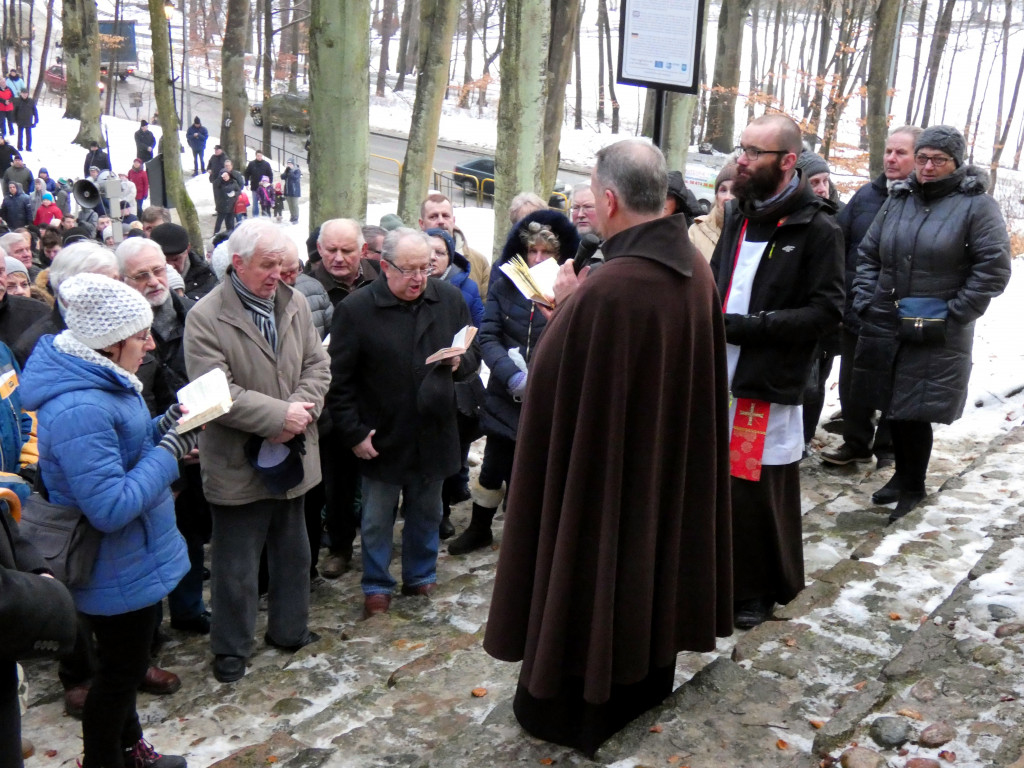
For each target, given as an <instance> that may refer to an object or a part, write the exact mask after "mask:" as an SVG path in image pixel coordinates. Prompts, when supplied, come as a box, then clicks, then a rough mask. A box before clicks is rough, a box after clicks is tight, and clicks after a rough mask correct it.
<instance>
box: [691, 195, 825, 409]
mask: <svg viewBox="0 0 1024 768" xmlns="http://www.w3.org/2000/svg"><path fill="white" fill-rule="evenodd" d="M786 205H787V207H786V209H785V213H784V215H783V216H780V217H779V218H778V219H776V220H775V221H769V222H767V223H768V224H769V225H770V226H771V228H772V231H771V234H770V236H769V239H768V244H767V245H766V246H765V250H764V255H763V256H762V258H761V262H760V264H759V266H758V268H757V273H756V275H755V277H754V282H753V286H752V289H751V297H750V307H749V310H748V313H749V315H748V316H750V317H754V318H757V320H756V322H752V323H750V327H749V328H748V329H747V330H746V331H745V332H739V333H737V332H736V331H735V330H730V324H729V319H730V317H729V315H728V314H727V315H726V338H727V340H728V341H729V343H730V344H736V345H739V347H740V350H741V351H740V357H739V362H738V363H737V365H736V373H735V375H734V376H733V381H732V392H733V395H735V396H736V397H750V398H753V399H755V400H765V401H767V402H769V403H780V404H783V405H798V404H799V403H800V402H802V400H803V393H804V389H805V387H806V385H807V381H808V377H809V376H810V369H811V362H812V361H813V359H814V353H815V348H816V345H817V342H818V339H820V338H821V337H823V336H824V335H825V334H827V333H829V332H830V331H832V330H834V329H835V328H837V327H838V325H839V320H840V318H841V317H842V306H843V236H842V233H841V232H840V230H839V225H838V224H836V221H835V206H834V205H833V204H832V203H830V202H829V201H828V200H823V199H822V198H820V197H818V196H817V195H815V194H814V193H813V192H812V191H811V189H810V187H809V186H807V184H806V182H804V181H801V182H800V183H799V185H798V187H797V188H796V190H795V191H794V192H792V193H791V197H790V198H789V200H788V203H787V204H786ZM747 220H748V217H747V216H746V215H745V213H744V212H743V211H741V209H740V205H739V204H738V201H731V202H729V203H728V204H727V206H726V209H725V219H724V222H723V224H722V236H721V237H720V238H719V240H718V245H717V246H716V247H715V253H714V256H712V258H711V271H712V272H713V273H714V275H715V282H716V284H717V286H718V293H719V296H721V297H722V299H723V302H724V300H725V297H726V296H727V295H728V290H729V284H730V282H731V281H732V273H733V268H734V267H735V264H736V258H735V257H736V252H737V249H738V248H739V246H740V232H741V230H742V229H743V226H744V223H745V222H747ZM776 222H778V225H777V226H776ZM747 239H750V238H749V236H748V238H747Z"/></svg>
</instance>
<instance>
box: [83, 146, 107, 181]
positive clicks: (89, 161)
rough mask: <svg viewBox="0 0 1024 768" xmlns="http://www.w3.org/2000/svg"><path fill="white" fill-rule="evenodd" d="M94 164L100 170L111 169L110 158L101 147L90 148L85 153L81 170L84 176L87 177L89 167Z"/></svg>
mask: <svg viewBox="0 0 1024 768" xmlns="http://www.w3.org/2000/svg"><path fill="white" fill-rule="evenodd" d="M94 165H95V166H96V167H97V168H99V169H100V170H101V171H103V170H107V171H110V170H113V169H112V168H111V167H110V158H109V157H107V153H106V152H104V151H103V150H102V149H90V150H89V151H88V152H87V153H86V155H85V166H84V168H85V170H84V171H83V172H82V176H83V177H84V178H89V169H90V168H92V167H93V166H94Z"/></svg>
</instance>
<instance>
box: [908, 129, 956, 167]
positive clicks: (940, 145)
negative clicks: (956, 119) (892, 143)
mask: <svg viewBox="0 0 1024 768" xmlns="http://www.w3.org/2000/svg"><path fill="white" fill-rule="evenodd" d="M928 148H931V149H941V150H942V151H943V152H945V153H946V154H947V155H949V156H950V157H952V158H953V162H954V163H956V167H957V168H959V167H960V166H961V165H963V164H964V154H965V153H966V152H967V142H966V141H965V140H964V135H963V134H962V133H960V131H958V130H957V129H956V128H954V127H953V126H952V125H930V126H928V127H927V128H925V129H924V130H923V131H921V135H920V136H918V137H917V141H915V142H914V152H915V153H916V152H920V151H921V150H922V149H928Z"/></svg>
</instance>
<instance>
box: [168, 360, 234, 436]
mask: <svg viewBox="0 0 1024 768" xmlns="http://www.w3.org/2000/svg"><path fill="white" fill-rule="evenodd" d="M178 402H179V403H181V404H182V405H183V406H184V407H185V408H186V409H187V410H188V413H186V414H184V415H183V416H182V417H181V418H180V419H178V432H188V431H189V430H190V429H195V428H196V427H201V426H202V425H203V424H205V423H206V422H208V421H213V420H214V419H216V418H217V417H218V416H223V415H224V414H225V413H227V412H228V411H230V410H231V390H230V389H229V388H228V377H227V376H225V375H224V371H223V370H221V369H220V368H213V369H212V370H210V371H208V372H207V373H204V374H203V375H202V376H200V377H199V378H198V379H196V380H195V381H193V382H191V383H190V384H186V385H185V386H184V387H182V388H181V389H179V390H178Z"/></svg>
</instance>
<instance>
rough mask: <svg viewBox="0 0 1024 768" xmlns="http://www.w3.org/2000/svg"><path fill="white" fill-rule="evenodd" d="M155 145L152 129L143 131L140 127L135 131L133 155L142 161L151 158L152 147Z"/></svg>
mask: <svg viewBox="0 0 1024 768" xmlns="http://www.w3.org/2000/svg"><path fill="white" fill-rule="evenodd" d="M155 146H156V136H154V135H153V132H152V131H144V130H142V129H141V128H139V130H137V131H136V132H135V156H136V157H137V158H139V159H140V160H142V161H143V162H148V161H150V160H152V159H153V147H155Z"/></svg>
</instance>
